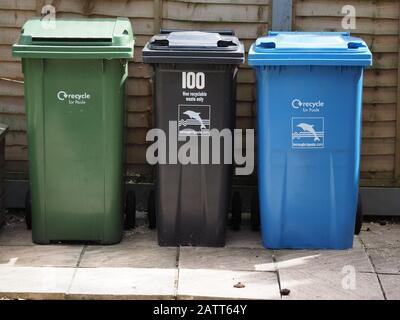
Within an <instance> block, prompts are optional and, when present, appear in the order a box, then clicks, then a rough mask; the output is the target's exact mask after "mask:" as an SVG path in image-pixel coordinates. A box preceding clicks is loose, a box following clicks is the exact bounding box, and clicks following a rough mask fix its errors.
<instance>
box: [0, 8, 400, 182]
mask: <svg viewBox="0 0 400 320" xmlns="http://www.w3.org/2000/svg"><path fill="white" fill-rule="evenodd" d="M271 2H272V0H271V1H270V0H232V1H229V0H134V1H132V0H131V1H130V0H116V1H110V0H86V1H82V0H80V1H78V0H53V1H43V0H38V1H37V0H24V1H22V0H0V122H4V123H6V124H8V125H9V126H10V132H9V134H8V137H7V146H6V160H7V161H6V168H7V170H8V172H10V174H11V173H12V172H17V173H19V176H26V175H27V171H28V166H27V163H28V153H27V140H26V124H25V116H24V97H23V75H22V72H21V65H20V62H19V61H18V60H17V59H15V58H13V57H12V56H11V44H13V43H15V42H16V40H17V38H18V34H19V31H20V28H21V26H22V25H23V23H24V22H25V21H26V20H27V19H28V18H30V17H32V16H35V15H39V14H40V11H41V8H42V6H43V5H44V4H52V5H53V6H54V7H55V8H56V11H57V17H106V16H107V17H110V16H111V17H116V16H128V17H129V18H130V19H131V22H132V26H133V29H134V33H135V35H136V46H135V57H134V61H133V62H131V63H130V64H129V80H128V85H127V95H128V97H127V119H128V121H127V128H126V135H127V145H126V148H127V157H126V164H127V168H128V174H132V173H136V172H137V173H142V174H147V173H150V172H151V168H150V166H149V165H147V164H146V160H145V150H146V146H147V145H146V142H145V135H146V132H147V130H148V129H149V128H150V127H151V125H152V106H151V104H152V97H151V83H150V76H151V69H150V68H149V67H148V66H147V65H144V64H142V63H141V50H142V48H143V46H144V44H145V43H146V42H147V41H148V39H149V38H150V37H151V35H153V34H154V33H157V32H158V31H159V29H160V27H168V28H199V29H222V28H227V29H233V30H235V31H236V34H237V36H238V37H239V38H240V39H241V40H242V41H243V42H244V44H245V47H246V51H247V50H248V49H249V47H250V45H251V43H252V42H253V41H254V40H255V39H256V38H257V37H258V36H260V35H263V34H265V32H266V31H267V30H269V29H271V19H272V17H271V12H272V10H271ZM347 4H352V5H354V6H355V8H356V13H357V17H358V18H357V20H356V23H357V25H356V27H357V29H356V30H355V32H354V33H353V34H355V35H357V36H361V37H362V38H363V39H365V40H366V41H367V42H368V44H369V45H370V47H371V49H372V51H373V54H374V67H373V68H372V69H370V70H367V71H366V73H365V85H364V86H365V88H364V106H363V108H364V110H363V144H362V161H361V171H362V172H361V177H362V184H363V185H374V186H392V185H400V184H399V182H400V137H398V134H399V131H400V121H397V120H400V107H399V101H400V99H399V81H398V78H399V61H400V59H399V43H400V40H399V28H400V27H399V20H400V14H399V11H400V6H399V1H394V0H393V1H390V0H387V1H383V0H382V1H378V0H375V1H372V0H371V1H369V0H358V1H350V0H336V1H329V0H294V1H293V30H309V31H311V30H312V31H320V30H327V31H328V30H329V31H330V30H342V29H341V21H342V18H343V14H342V13H341V8H342V7H343V6H344V5H347ZM246 58H247V57H246ZM238 82H239V84H238V88H237V127H238V128H243V129H244V128H253V127H254V119H255V112H256V108H255V76H254V72H253V71H252V70H251V69H250V68H249V67H248V66H247V65H243V66H242V67H241V68H240V71H239V73H238Z"/></svg>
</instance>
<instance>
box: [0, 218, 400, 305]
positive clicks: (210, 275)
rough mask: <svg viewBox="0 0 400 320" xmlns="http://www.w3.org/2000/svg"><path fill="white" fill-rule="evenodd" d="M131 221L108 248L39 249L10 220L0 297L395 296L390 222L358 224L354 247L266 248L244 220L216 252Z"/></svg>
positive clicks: (395, 239) (397, 251)
mask: <svg viewBox="0 0 400 320" xmlns="http://www.w3.org/2000/svg"><path fill="white" fill-rule="evenodd" d="M138 222H139V224H140V226H139V227H138V228H136V229H134V230H131V231H127V232H125V233H124V238H123V241H122V242H121V243H120V244H117V245H113V246H100V245H85V244H73V245H72V244H55V245H47V246H41V245H35V244H33V243H32V241H31V232H30V231H27V230H26V229H25V226H24V222H23V219H17V218H15V219H12V222H11V223H8V224H7V225H6V226H5V227H3V228H2V229H0V298H3V297H4V298H11V299H14V298H24V299H344V300H349V299H378V300H380V299H400V225H399V224H386V225H380V224H379V223H365V224H364V225H363V231H362V233H361V234H360V236H359V237H355V238H354V248H353V249H351V250H339V251H335V250H268V249H265V248H263V246H262V243H261V236H260V233H259V232H253V231H251V230H250V229H249V227H248V226H244V227H243V228H242V230H241V231H239V232H233V231H230V230H228V232H227V242H226V246H225V247H224V248H204V247H180V248H177V247H159V246H158V244H157V234H156V232H155V231H152V230H149V229H147V228H146V227H145V226H144V225H143V224H144V222H143V221H142V220H139V221H138ZM245 222H246V221H245ZM282 289H289V290H290V293H289V294H288V295H285V294H283V291H282Z"/></svg>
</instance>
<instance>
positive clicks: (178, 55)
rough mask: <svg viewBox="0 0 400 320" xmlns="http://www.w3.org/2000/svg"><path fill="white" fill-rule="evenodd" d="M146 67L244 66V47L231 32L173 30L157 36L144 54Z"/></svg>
mask: <svg viewBox="0 0 400 320" xmlns="http://www.w3.org/2000/svg"><path fill="white" fill-rule="evenodd" d="M142 55H143V62H144V63H150V64H154V63H193V64H204V63H206V64H235V65H237V64H242V63H243V62H244V59H245V55H244V45H243V43H242V42H240V41H239V39H238V38H237V37H236V36H234V35H233V34H232V32H231V31H229V32H228V31H225V32H224V31H221V32H218V31H207V30H190V31H188V30H171V31H169V30H168V32H163V33H161V34H157V35H154V36H153V37H152V38H151V39H150V41H149V42H147V43H146V45H145V47H144V48H143V50H142Z"/></svg>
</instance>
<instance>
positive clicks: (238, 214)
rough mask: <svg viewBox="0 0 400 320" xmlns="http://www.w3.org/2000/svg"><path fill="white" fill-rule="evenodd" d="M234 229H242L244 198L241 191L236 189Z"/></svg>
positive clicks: (233, 212)
mask: <svg viewBox="0 0 400 320" xmlns="http://www.w3.org/2000/svg"><path fill="white" fill-rule="evenodd" d="M231 211H232V218H231V222H232V229H233V230H235V231H238V230H240V225H241V223H242V200H241V199H240V193H239V192H238V191H235V192H234V193H233V196H232V210H231Z"/></svg>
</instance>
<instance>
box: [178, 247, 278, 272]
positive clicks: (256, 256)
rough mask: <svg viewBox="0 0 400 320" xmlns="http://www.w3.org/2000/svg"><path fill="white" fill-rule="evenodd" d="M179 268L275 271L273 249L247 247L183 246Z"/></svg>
mask: <svg viewBox="0 0 400 320" xmlns="http://www.w3.org/2000/svg"><path fill="white" fill-rule="evenodd" d="M179 268H184V269H216V270H237V271H240V270H242V271H275V265H274V262H273V259H272V251H271V250H266V249H246V248H201V247H197V248H196V247H181V249H180V254H179Z"/></svg>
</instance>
